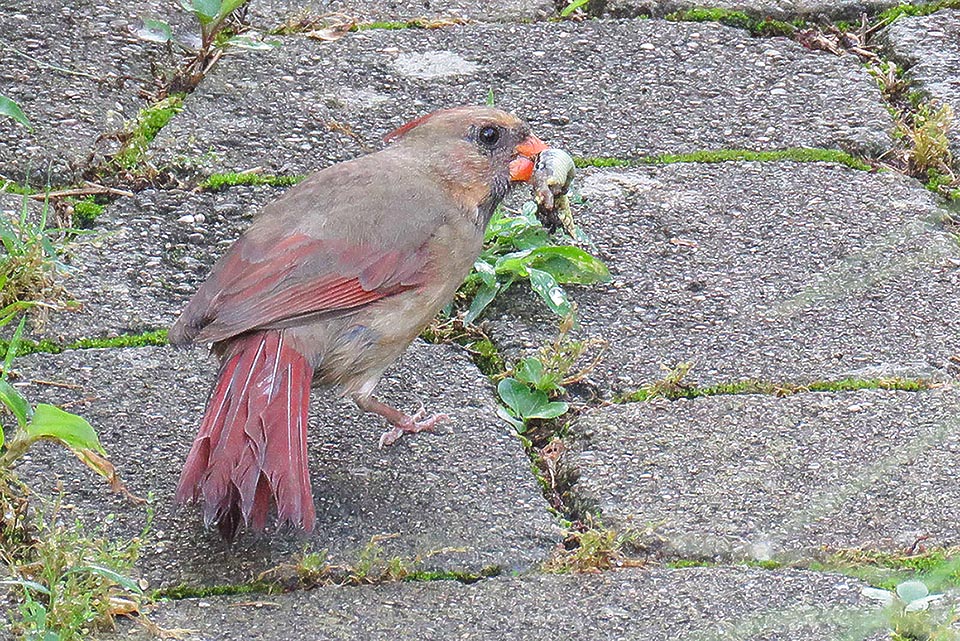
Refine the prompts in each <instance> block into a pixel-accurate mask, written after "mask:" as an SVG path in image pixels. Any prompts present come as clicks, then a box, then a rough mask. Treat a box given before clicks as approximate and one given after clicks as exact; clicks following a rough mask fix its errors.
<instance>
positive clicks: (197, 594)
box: [150, 581, 280, 601]
mask: <svg viewBox="0 0 960 641" xmlns="http://www.w3.org/2000/svg"><path fill="white" fill-rule="evenodd" d="M279 591H280V589H279V587H278V586H277V584H275V583H271V582H269V581H250V582H249V583H237V584H228V585H189V584H186V583H181V584H180V585H175V586H172V587H169V588H161V589H159V590H154V591H153V592H152V593H151V594H150V600H151V601H156V600H159V599H173V600H179V599H202V598H207V597H213V596H233V595H238V594H256V593H259V594H271V593H276V592H279Z"/></svg>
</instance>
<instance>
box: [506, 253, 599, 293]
mask: <svg viewBox="0 0 960 641" xmlns="http://www.w3.org/2000/svg"><path fill="white" fill-rule="evenodd" d="M524 262H525V264H526V265H528V266H531V267H536V268H538V269H542V270H543V271H546V272H550V274H551V275H553V277H554V278H555V279H556V280H557V282H559V283H577V284H579V285H589V284H592V283H605V282H608V281H609V280H610V271H609V270H608V269H607V266H606V265H604V264H603V261H601V260H600V259H598V258H595V257H594V256H591V255H590V254H588V253H587V252H585V251H583V250H582V249H580V248H579V247H573V246H571V245H561V246H556V247H539V248H537V249H534V250H533V251H532V252H530V254H529V255H528V256H527V257H526V260H525V261H524Z"/></svg>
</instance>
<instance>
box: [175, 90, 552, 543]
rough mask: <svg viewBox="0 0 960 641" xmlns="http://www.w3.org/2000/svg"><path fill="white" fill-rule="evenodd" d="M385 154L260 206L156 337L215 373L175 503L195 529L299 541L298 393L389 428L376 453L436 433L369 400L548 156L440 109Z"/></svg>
mask: <svg viewBox="0 0 960 641" xmlns="http://www.w3.org/2000/svg"><path fill="white" fill-rule="evenodd" d="M384 141H385V142H386V143H388V144H387V146H386V147H384V148H383V149H382V150H380V151H377V152H374V153H370V154H367V155H363V156H359V157H357V158H354V159H353V160H349V161H346V162H342V163H338V164H335V165H332V166H330V167H327V168H325V169H322V170H320V171H318V172H315V173H313V174H311V175H310V176H308V177H307V178H306V179H305V180H303V181H302V182H300V183H299V184H298V185H296V186H295V187H293V188H291V189H289V190H287V191H286V192H284V193H283V194H282V195H281V196H280V197H279V198H277V199H276V200H274V201H272V202H271V203H269V204H267V205H266V206H265V207H263V208H262V210H261V211H260V212H259V213H258V214H257V215H256V216H255V218H254V221H253V222H252V224H251V225H250V226H249V227H248V228H247V229H246V231H244V232H243V234H242V235H241V236H240V237H239V238H238V239H237V240H236V241H235V242H234V243H233V244H232V245H231V246H230V247H229V249H228V250H227V251H226V252H225V254H224V255H223V256H222V257H221V258H220V259H219V260H218V261H217V262H216V263H215V264H214V266H213V268H212V269H211V272H210V274H209V275H208V277H207V278H206V280H205V281H204V282H203V283H202V284H201V285H200V286H199V287H198V288H197V290H196V292H195V293H194V294H193V296H192V297H191V299H190V300H189V302H188V303H187V305H186V307H185V308H184V310H183V312H182V313H181V314H180V316H179V318H178V319H177V320H176V322H175V323H174V324H173V325H172V327H171V328H170V330H169V333H168V339H169V342H170V343H171V344H173V345H178V346H183V345H189V344H211V350H212V352H213V353H214V354H215V355H216V356H217V357H218V359H219V371H218V374H217V377H216V380H215V382H214V384H213V386H212V389H211V391H210V394H209V397H208V400H207V404H206V409H205V410H204V414H203V417H202V419H201V421H200V427H199V430H198V432H197V436H196V438H195V440H194V442H193V445H192V447H191V449H190V451H189V453H188V455H187V458H186V461H185V463H184V466H183V470H182V472H181V475H180V480H179V483H178V485H177V490H176V496H175V500H176V502H177V503H180V504H183V503H190V502H200V503H201V504H202V512H203V519H204V523H205V526H206V527H211V526H212V525H214V524H215V525H216V527H217V528H218V529H219V531H220V533H221V534H222V536H223V537H224V538H226V539H229V540H233V539H234V537H235V536H236V535H237V532H238V531H239V530H240V529H242V528H248V529H249V528H252V529H254V530H260V531H262V530H264V529H265V527H266V525H267V522H268V519H269V516H270V514H271V508H273V507H275V521H276V523H277V524H278V526H280V527H283V526H289V527H290V528H293V529H296V528H300V529H303V530H305V531H306V532H311V531H312V530H313V527H314V525H315V522H316V512H315V508H314V503H313V492H312V488H311V484H310V477H309V469H308V464H307V425H308V408H309V401H310V394H311V388H312V386H313V385H314V384H316V385H317V386H319V387H325V388H332V389H333V390H335V391H337V392H339V394H341V395H342V396H346V397H349V398H350V399H352V400H353V401H354V402H355V403H356V404H357V406H358V407H359V408H360V409H362V410H364V411H367V412H373V413H375V414H379V415H380V416H382V417H383V418H385V419H386V421H387V422H388V423H389V424H390V426H391V428H390V429H389V430H388V431H387V432H385V433H384V434H383V436H382V437H381V440H380V445H381V447H382V446H386V445H391V444H393V443H394V442H396V441H397V440H398V439H399V438H400V437H401V436H402V435H403V434H405V433H412V432H421V431H432V430H433V429H434V427H435V425H436V424H437V423H438V422H440V421H442V420H444V419H446V418H447V417H446V416H444V415H442V414H441V415H436V414H435V415H432V416H429V417H427V416H426V415H425V412H424V410H423V408H421V409H420V411H418V412H416V413H414V414H412V415H410V414H407V413H405V412H403V411H401V410H399V409H397V408H395V407H392V406H390V405H388V404H387V403H385V402H383V401H381V400H378V399H377V398H376V397H375V396H374V395H373V392H374V389H375V388H376V386H377V383H378V382H379V380H380V378H381V376H382V375H383V373H384V370H386V369H387V367H389V366H390V365H391V364H392V363H393V362H394V361H395V360H396V359H397V358H398V357H399V356H400V355H401V354H402V353H403V352H404V350H405V349H406V348H407V347H408V346H409V345H410V344H411V343H412V342H413V340H414V339H415V338H416V337H417V336H418V335H419V334H420V332H421V331H422V330H423V329H424V328H425V327H426V326H427V325H428V324H429V323H430V322H431V320H432V319H433V318H434V317H435V316H436V315H437V313H438V312H439V311H440V310H441V309H442V308H443V307H444V306H445V305H447V304H448V303H449V302H450V301H451V300H453V297H454V295H455V293H456V291H457V289H458V288H459V286H460V285H461V284H462V282H463V280H464V279H465V278H466V276H467V275H468V274H469V272H470V269H471V267H472V266H473V264H474V261H475V260H476V258H477V257H478V255H479V253H480V251H481V250H482V244H483V236H484V230H485V228H486V226H487V224H488V223H489V221H490V218H491V217H492V215H493V213H494V210H495V209H496V207H497V206H498V204H499V203H500V202H501V201H502V200H503V199H504V197H505V196H506V195H507V194H508V192H509V191H510V190H511V189H512V188H513V187H514V186H516V185H517V184H519V183H524V182H527V181H529V180H530V178H531V176H532V174H533V168H534V162H535V160H536V157H537V156H538V154H539V153H540V152H542V151H543V150H545V149H547V148H548V147H547V145H546V144H545V143H543V142H542V141H541V140H540V139H539V138H537V137H536V136H535V135H534V134H533V133H532V132H531V129H530V126H529V125H528V124H527V123H526V122H524V121H523V120H521V119H520V118H518V117H516V116H514V115H512V114H510V113H508V112H505V111H501V110H499V109H494V108H492V107H480V106H465V107H455V108H450V109H443V110H440V111H435V112H432V113H429V114H427V115H424V116H421V117H419V118H417V119H415V120H412V121H410V122H408V123H406V124H405V125H403V126H401V127H399V128H398V129H395V130H394V131H392V132H391V133H389V134H387V136H385V137H384Z"/></svg>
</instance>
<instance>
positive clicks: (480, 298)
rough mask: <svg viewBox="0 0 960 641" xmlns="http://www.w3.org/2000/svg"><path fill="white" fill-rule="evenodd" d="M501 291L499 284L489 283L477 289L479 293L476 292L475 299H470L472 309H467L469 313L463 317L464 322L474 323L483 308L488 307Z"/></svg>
mask: <svg viewBox="0 0 960 641" xmlns="http://www.w3.org/2000/svg"><path fill="white" fill-rule="evenodd" d="M499 292H500V286H499V285H498V284H496V283H494V284H493V285H487V284H486V283H484V284H483V285H482V286H481V287H480V289H478V290H477V293H476V294H474V296H473V300H472V301H470V309H468V310H467V313H466V314H465V315H464V317H463V320H464V322H467V323H472V322H473V321H475V320H477V318H479V316H480V314H482V313H483V310H485V309H486V308H487V305H489V304H490V303H491V302H493V299H494V298H496V297H497V294H498V293H499Z"/></svg>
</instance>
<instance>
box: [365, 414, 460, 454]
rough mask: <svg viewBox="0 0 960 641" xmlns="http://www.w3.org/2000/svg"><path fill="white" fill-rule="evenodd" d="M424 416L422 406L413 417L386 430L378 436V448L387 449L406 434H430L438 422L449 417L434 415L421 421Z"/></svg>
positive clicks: (406, 418) (408, 417)
mask: <svg viewBox="0 0 960 641" xmlns="http://www.w3.org/2000/svg"><path fill="white" fill-rule="evenodd" d="M425 415H426V409H424V407H423V406H421V407H420V409H419V410H417V413H416V414H414V415H413V416H407V417H405V418H404V419H403V420H402V421H400V423H397V424H395V425H394V426H393V428H391V429H389V430H387V431H386V432H384V433H383V434H382V435H381V436H380V447H389V446H391V445H393V444H394V443H396V442H397V441H399V440H400V437H401V436H403V435H404V434H406V433H408V432H409V433H411V434H415V433H416V432H432V431H434V429H435V428H436V426H437V423H439V422H440V421H445V420H447V419H449V418H450V417H449V416H447V415H446V414H434V415H433V416H431V417H430V418H428V419H424V420H421V419H423V417H424V416H425Z"/></svg>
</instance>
